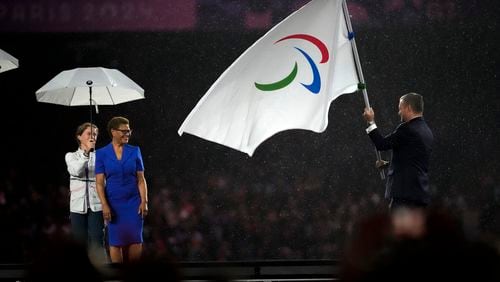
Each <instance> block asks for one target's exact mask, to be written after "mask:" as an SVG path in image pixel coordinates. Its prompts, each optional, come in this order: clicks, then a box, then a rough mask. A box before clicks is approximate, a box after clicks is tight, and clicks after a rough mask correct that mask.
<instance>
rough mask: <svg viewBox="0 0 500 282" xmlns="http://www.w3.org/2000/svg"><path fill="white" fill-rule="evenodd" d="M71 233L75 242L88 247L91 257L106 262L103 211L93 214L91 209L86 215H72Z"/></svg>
mask: <svg viewBox="0 0 500 282" xmlns="http://www.w3.org/2000/svg"><path fill="white" fill-rule="evenodd" d="M70 220H71V231H72V233H73V236H74V238H75V240H77V241H78V242H80V243H81V244H84V245H85V246H87V249H88V250H89V252H90V255H91V256H92V257H94V258H95V259H97V260H99V261H101V260H102V262H104V261H105V260H106V252H105V250H104V219H103V217H102V211H98V212H93V211H91V210H90V209H89V210H88V211H87V213H86V214H79V213H74V212H72V213H70Z"/></svg>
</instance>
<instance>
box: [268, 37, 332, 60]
mask: <svg viewBox="0 0 500 282" xmlns="http://www.w3.org/2000/svg"><path fill="white" fill-rule="evenodd" d="M292 38H296V39H304V40H307V41H309V42H311V43H312V44H314V45H316V47H318V49H319V50H320V51H321V62H320V64H323V63H326V62H328V58H329V54H328V48H326V45H325V44H324V43H323V42H321V40H319V39H318V38H316V37H314V36H311V35H308V34H292V35H289V36H286V37H283V38H281V39H280V40H278V41H276V42H274V43H275V44H276V43H278V42H280V41H283V40H287V39H292Z"/></svg>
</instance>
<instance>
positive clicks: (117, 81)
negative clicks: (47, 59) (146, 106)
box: [36, 67, 144, 106]
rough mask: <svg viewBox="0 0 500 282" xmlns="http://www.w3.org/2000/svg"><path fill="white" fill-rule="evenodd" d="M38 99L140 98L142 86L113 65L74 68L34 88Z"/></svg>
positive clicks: (74, 102)
mask: <svg viewBox="0 0 500 282" xmlns="http://www.w3.org/2000/svg"><path fill="white" fill-rule="evenodd" d="M36 99H37V101H38V102H43V103H51V104H58V105H66V106H86V105H90V106H92V105H96V106H97V105H116V104H120V103H125V102H129V101H134V100H138V99H144V89H142V88H141V87H140V86H139V85H137V84H136V83H135V82H134V81H132V80H131V79H130V78H128V77H127V76H126V75H124V74H123V73H121V72H120V71H118V70H116V69H106V68H101V67H94V68H76V69H72V70H67V71H63V72H61V73H59V74H58V75H56V76H55V77H54V78H53V79H51V80H50V81H49V82H47V83H46V84H45V85H44V86H42V88H40V89H38V90H37V91H36Z"/></svg>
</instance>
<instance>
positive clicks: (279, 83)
mask: <svg viewBox="0 0 500 282" xmlns="http://www.w3.org/2000/svg"><path fill="white" fill-rule="evenodd" d="M297 69H298V67H297V62H295V66H294V67H293V70H292V72H291V73H290V74H289V75H288V76H287V77H285V78H283V79H282V80H280V81H277V82H274V83H269V84H260V83H257V82H255V87H257V89H259V90H262V91H274V90H278V89H281V88H283V87H286V86H287V85H288V84H290V83H292V81H293V80H294V79H295V76H297Z"/></svg>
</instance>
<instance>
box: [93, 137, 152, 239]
mask: <svg viewBox="0 0 500 282" xmlns="http://www.w3.org/2000/svg"><path fill="white" fill-rule="evenodd" d="M138 171H144V163H143V161H142V156H141V150H140V149H139V147H136V146H132V145H128V144H125V145H124V146H123V153H122V158H121V160H118V159H117V158H116V154H115V151H114V150H113V145H112V144H111V143H109V144H108V145H107V146H105V147H103V148H100V149H98V150H97V151H96V165H95V173H96V174H99V173H103V174H104V176H105V179H106V183H105V186H106V188H105V193H106V199H107V200H108V204H109V206H110V208H111V221H110V222H109V223H108V240H109V245H110V246H115V247H120V246H126V245H130V244H138V243H142V241H143V239H142V229H143V224H144V220H143V218H142V216H141V215H140V214H139V213H138V211H139V205H140V203H141V196H140V194H139V186H138V185H137V172H138Z"/></svg>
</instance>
